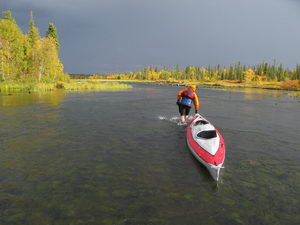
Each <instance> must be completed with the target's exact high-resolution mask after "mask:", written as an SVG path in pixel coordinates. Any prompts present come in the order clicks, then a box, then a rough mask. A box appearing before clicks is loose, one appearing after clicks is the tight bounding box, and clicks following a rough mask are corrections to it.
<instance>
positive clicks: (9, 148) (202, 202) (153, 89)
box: [0, 84, 300, 225]
mask: <svg viewBox="0 0 300 225" xmlns="http://www.w3.org/2000/svg"><path fill="white" fill-rule="evenodd" d="M134 86H135V88H134V89H131V90H127V91H120V92H86V93H64V92H50V93H47V94H13V95H4V94H1V95H0V143H1V145H0V224H1V225H2V224H3V225H16V224H17V225H19V224H22V225H44V224H45V225H46V224H47V225H48V224H55V225H56V224H73V225H77V224H82V225H83V224H84V225H86V224H91V225H92V224H95V225H96V224H97V225H98V224H124V225H146V224H147V225H150V224H152V225H156V224H157V225H165V224H170V225H184V224H188V225H194V224H195V225H199V224H212V225H213V224H225V225H226V224H228V225H229V224H230V225H231V224H272V225H273V224H290V225H292V224H295V225H296V224H299V223H300V217H299V213H298V212H299V209H300V206H299V200H300V199H299V194H300V166H299V160H300V154H299V150H300V147H299V146H300V140H299V133H300V120H299V115H300V102H299V98H295V97H290V96H288V95H287V93H286V92H272V91H268V92H264V93H256V92H253V91H247V92H242V91H240V92H239V91H230V90H214V89H201V90H199V91H198V94H199V97H200V100H201V110H200V113H201V114H202V115H203V116H205V117H206V118H207V119H208V120H209V121H210V122H212V123H213V124H214V125H215V127H217V128H218V129H219V131H220V132H221V133H222V135H223V137H224V139H225V143H226V147H227V152H226V160H225V169H223V171H222V173H221V182H219V184H218V185H216V183H215V182H214V181H213V180H212V178H211V177H210V175H209V173H208V172H207V171H206V169H205V168H204V167H203V166H202V165H200V164H199V163H198V162H197V161H196V160H195V159H194V158H193V156H192V155H191V153H190V152H189V150H188V147H187V145H186V142H185V129H186V126H178V125H177V123H178V121H179V118H178V112H177V106H176V104H175V103H176V99H175V96H176V94H177V91H178V90H179V87H157V86H155V85H147V84H134Z"/></svg>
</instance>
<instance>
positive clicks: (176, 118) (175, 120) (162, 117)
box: [158, 116, 193, 126]
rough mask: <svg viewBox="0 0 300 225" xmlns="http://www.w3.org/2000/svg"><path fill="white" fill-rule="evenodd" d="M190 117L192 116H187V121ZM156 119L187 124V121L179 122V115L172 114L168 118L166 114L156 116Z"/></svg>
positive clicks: (181, 124)
mask: <svg viewBox="0 0 300 225" xmlns="http://www.w3.org/2000/svg"><path fill="white" fill-rule="evenodd" d="M192 118H193V117H192V116H189V117H188V121H190V120H191V119H192ZM158 119H159V120H165V121H169V122H171V123H176V124H177V125H178V126H187V124H188V122H181V121H180V117H179V116H172V117H170V118H168V117H166V116H158Z"/></svg>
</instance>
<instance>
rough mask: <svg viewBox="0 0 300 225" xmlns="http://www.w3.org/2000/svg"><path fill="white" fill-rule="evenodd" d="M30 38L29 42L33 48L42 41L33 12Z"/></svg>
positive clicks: (29, 32)
mask: <svg viewBox="0 0 300 225" xmlns="http://www.w3.org/2000/svg"><path fill="white" fill-rule="evenodd" d="M28 38H29V42H30V44H31V46H32V47H33V46H34V45H35V44H36V42H37V41H38V40H39V39H40V33H39V30H38V29H37V27H36V26H35V22H34V19H33V13H32V11H31V12H30V16H29V31H28Z"/></svg>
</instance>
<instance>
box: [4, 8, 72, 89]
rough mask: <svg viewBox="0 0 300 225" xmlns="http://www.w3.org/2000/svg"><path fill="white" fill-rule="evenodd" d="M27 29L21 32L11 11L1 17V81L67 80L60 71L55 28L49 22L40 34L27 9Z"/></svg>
mask: <svg viewBox="0 0 300 225" xmlns="http://www.w3.org/2000/svg"><path fill="white" fill-rule="evenodd" d="M28 25H29V29H28V32H27V33H26V34H24V33H23V32H22V31H21V29H20V27H19V26H18V25H17V23H16V21H15V19H14V18H13V16H12V14H11V12H10V11H5V12H4V13H3V17H2V18H1V19H0V80H1V81H31V82H32V81H34V82H46V83H47V82H55V81H58V80H60V81H62V80H68V79H69V76H68V75H66V74H64V72H63V64H62V63H61V61H60V59H59V57H58V52H59V40H58V35H57V31H56V27H55V26H54V24H53V23H50V24H49V27H48V29H47V32H46V34H45V37H41V35H40V33H39V30H38V28H37V27H36V25H35V21H34V18H33V15H32V12H30V16H29V24H28Z"/></svg>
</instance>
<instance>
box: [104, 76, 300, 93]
mask: <svg viewBox="0 0 300 225" xmlns="http://www.w3.org/2000/svg"><path fill="white" fill-rule="evenodd" d="M101 80H102V79H101ZM103 80H105V79H103ZM105 81H115V80H105ZM117 81H120V82H139V83H140V82H141V83H142V82H144V83H158V84H160V85H173V86H187V85H190V84H195V85H199V86H203V87H208V88H210V87H211V88H258V89H269V90H287V91H300V81H298V80H296V81H287V82H279V81H258V82H255V81H254V82H240V81H232V80H219V81H188V80H184V81H179V80H172V81H168V80H117Z"/></svg>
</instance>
